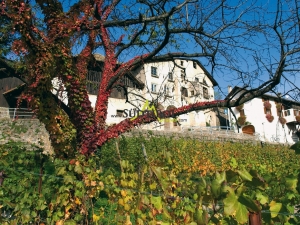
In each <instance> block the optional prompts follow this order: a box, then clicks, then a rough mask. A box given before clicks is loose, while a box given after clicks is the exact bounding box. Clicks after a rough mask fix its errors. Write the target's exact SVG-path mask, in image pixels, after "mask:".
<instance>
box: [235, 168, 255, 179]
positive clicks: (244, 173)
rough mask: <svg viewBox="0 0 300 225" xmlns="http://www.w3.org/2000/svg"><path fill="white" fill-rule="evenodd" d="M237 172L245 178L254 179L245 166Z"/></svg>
mask: <svg viewBox="0 0 300 225" xmlns="http://www.w3.org/2000/svg"><path fill="white" fill-rule="evenodd" d="M237 172H238V174H239V175H240V176H241V178H242V179H243V180H247V181H252V178H253V177H252V176H251V174H250V173H249V172H248V171H247V170H246V169H245V168H242V170H237Z"/></svg>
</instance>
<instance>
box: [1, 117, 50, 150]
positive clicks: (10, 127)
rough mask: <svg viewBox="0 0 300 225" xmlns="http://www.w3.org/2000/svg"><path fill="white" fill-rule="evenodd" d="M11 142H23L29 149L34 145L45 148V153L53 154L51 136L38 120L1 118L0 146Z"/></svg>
mask: <svg viewBox="0 0 300 225" xmlns="http://www.w3.org/2000/svg"><path fill="white" fill-rule="evenodd" d="M2 115H4V114H2ZM9 141H21V142H24V143H27V144H28V145H27V146H28V147H29V149H30V147H32V145H37V146H39V147H41V148H44V152H45V153H47V154H52V153H53V150H52V147H51V143H50V140H49V134H48V132H47V131H46V129H45V126H44V125H43V124H42V123H40V121H39V120H37V119H17V120H11V119H9V117H8V118H4V117H2V118H0V144H4V143H7V142H9Z"/></svg>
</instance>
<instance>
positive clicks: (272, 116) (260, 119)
mask: <svg viewBox="0 0 300 225" xmlns="http://www.w3.org/2000/svg"><path fill="white" fill-rule="evenodd" d="M244 91H245V89H243V88H239V87H234V88H233V89H232V90H231V91H230V93H229V94H228V96H227V97H226V98H230V97H232V96H234V97H233V99H237V98H238V97H239V96H240V94H241V93H243V92H244ZM232 110H233V112H234V114H235V116H236V118H237V119H238V122H237V123H236V121H235V119H234V117H233V115H232V114H231V113H230V114H229V118H230V120H231V124H232V125H235V126H237V125H240V126H241V128H243V126H244V125H247V124H251V125H253V126H254V128H255V134H256V135H258V137H259V138H260V140H261V141H266V142H277V143H283V144H284V143H286V144H293V143H295V142H297V141H298V140H299V128H300V123H299V122H300V120H298V119H300V118H298V117H297V116H298V115H299V111H300V102H295V101H291V100H289V99H287V98H285V97H280V96H273V95H268V94H264V95H263V96H261V97H257V98H254V99H252V100H250V101H248V102H246V103H244V104H243V106H240V107H236V108H233V109H232ZM297 120H298V121H297ZM241 130H242V129H240V132H242V131H241Z"/></svg>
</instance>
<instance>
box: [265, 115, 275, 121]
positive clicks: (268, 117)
mask: <svg viewBox="0 0 300 225" xmlns="http://www.w3.org/2000/svg"><path fill="white" fill-rule="evenodd" d="M266 118H267V120H268V121H269V122H270V123H271V122H272V121H273V120H274V116H272V115H271V114H267V115H266Z"/></svg>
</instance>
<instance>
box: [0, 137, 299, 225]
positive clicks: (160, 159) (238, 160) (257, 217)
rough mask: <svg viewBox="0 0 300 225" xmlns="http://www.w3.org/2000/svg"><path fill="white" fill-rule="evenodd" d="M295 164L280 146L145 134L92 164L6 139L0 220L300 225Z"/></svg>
mask: <svg viewBox="0 0 300 225" xmlns="http://www.w3.org/2000/svg"><path fill="white" fill-rule="evenodd" d="M299 165H300V158H299V156H298V155H296V154H295V152H294V151H293V150H290V149H288V148H287V147H286V146H280V145H263V146H262V145H261V144H251V143H240V142H237V143H232V142H223V143H220V142H214V141H199V140H197V139H180V138H172V137H164V136H159V137H157V136H154V135H152V134H151V133H149V135H148V136H136V137H131V138H128V137H127V138H125V137H120V138H119V139H115V140H112V141H110V142H109V143H107V144H106V145H105V146H103V147H102V149H100V150H99V151H97V152H96V153H95V154H94V155H93V157H90V158H89V159H88V160H87V159H86V158H84V157H83V156H78V157H76V158H74V159H72V160H70V161H66V160H61V159H54V158H52V157H51V156H48V155H44V154H42V149H40V151H39V150H35V151H30V149H27V150H25V149H24V146H23V145H22V143H18V142H9V143H7V144H4V145H2V146H0V223H1V224H56V225H62V224H64V225H68V224H74V225H75V224H99V225H100V224H101V225H102V224H103V225H108V224H110V225H119V224H120V225H121V224H122V225H131V224H135V225H143V224H145V225H146V224H150V225H156V224H161V225H171V224H172V225H182V224H189V225H197V224H198V225H201V224H252V225H253V224H299V223H300V215H298V214H297V209H296V208H295V206H297V205H298V204H299V202H300V201H299V200H300V195H299V189H300V184H299V182H298V176H299ZM1 171H3V172H1Z"/></svg>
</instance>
